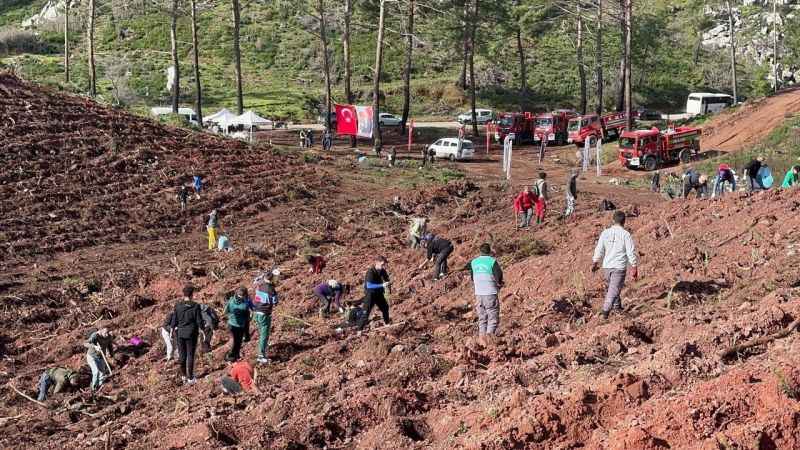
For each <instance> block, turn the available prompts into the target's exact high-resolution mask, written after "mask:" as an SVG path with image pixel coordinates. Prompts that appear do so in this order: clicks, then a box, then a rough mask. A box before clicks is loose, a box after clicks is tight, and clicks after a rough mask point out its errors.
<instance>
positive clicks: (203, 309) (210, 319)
mask: <svg viewBox="0 0 800 450" xmlns="http://www.w3.org/2000/svg"><path fill="white" fill-rule="evenodd" d="M200 314H202V316H203V323H205V324H206V326H209V325H210V326H211V329H212V330H216V329H217V327H219V316H218V315H217V312H216V311H214V308H212V307H210V306H208V305H200Z"/></svg>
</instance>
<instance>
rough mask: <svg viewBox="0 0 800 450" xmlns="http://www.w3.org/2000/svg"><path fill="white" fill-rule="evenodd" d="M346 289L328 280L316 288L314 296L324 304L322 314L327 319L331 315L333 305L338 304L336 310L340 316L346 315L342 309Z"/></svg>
mask: <svg viewBox="0 0 800 450" xmlns="http://www.w3.org/2000/svg"><path fill="white" fill-rule="evenodd" d="M343 292H344V287H343V286H342V284H341V283H339V282H338V281H336V280H328V281H327V282H326V283H320V284H318V285H317V287H315V288H314V296H316V297H317V298H318V299H319V300H320V301H321V302H322V308H320V314H321V315H322V316H324V317H327V316H328V315H330V313H331V303H335V304H336V309H337V310H338V311H339V313H340V314H344V309H342V302H341V300H342V293H343Z"/></svg>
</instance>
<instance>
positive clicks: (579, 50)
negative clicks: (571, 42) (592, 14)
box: [575, 1, 587, 115]
mask: <svg viewBox="0 0 800 450" xmlns="http://www.w3.org/2000/svg"><path fill="white" fill-rule="evenodd" d="M575 9H576V12H577V22H578V23H577V28H578V30H577V36H576V39H575V58H576V60H577V61H576V65H577V66H578V80H579V82H580V104H579V106H578V111H579V112H580V113H581V115H584V114H586V103H587V102H586V67H585V66H584V64H583V12H582V11H581V2H580V1H578V2H576V8H575Z"/></svg>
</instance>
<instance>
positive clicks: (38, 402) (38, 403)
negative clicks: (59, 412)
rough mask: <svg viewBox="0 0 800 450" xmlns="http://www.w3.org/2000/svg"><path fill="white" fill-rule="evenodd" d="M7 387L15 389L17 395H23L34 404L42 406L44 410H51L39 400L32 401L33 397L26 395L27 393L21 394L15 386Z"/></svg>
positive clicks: (9, 385)
mask: <svg viewBox="0 0 800 450" xmlns="http://www.w3.org/2000/svg"><path fill="white" fill-rule="evenodd" d="M6 386H8V387H10V388H11V389H13V390H14V392H16V393H17V394H19V395H21V396H22V397H25V398H27V399H28V400H30V401H32V402H33V403H36V404H37V405H39V406H41V407H42V408H44V409H50V408H48V406H47V405H45V404H44V403H42V402H40V401H39V400H34V399H32V398H31V397H28V396H27V395H25V393H23V392H21V391H20V390H19V389H17V388H16V387H14V385H13V384H6Z"/></svg>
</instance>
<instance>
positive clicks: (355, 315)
mask: <svg viewBox="0 0 800 450" xmlns="http://www.w3.org/2000/svg"><path fill="white" fill-rule="evenodd" d="M363 316H364V310H363V309H361V307H360V306H354V307H352V308H348V309H347V312H345V314H344V318H345V320H346V321H347V323H348V324H349V325H355V324H357V323H358V321H359V320H361V318H362V317H363Z"/></svg>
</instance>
